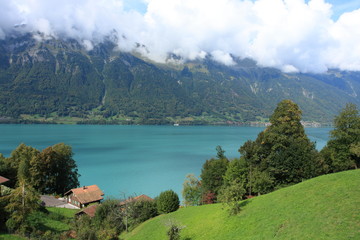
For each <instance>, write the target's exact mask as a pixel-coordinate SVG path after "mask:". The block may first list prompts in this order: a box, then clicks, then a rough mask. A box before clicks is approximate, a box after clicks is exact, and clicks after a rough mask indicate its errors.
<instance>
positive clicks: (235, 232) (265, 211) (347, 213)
mask: <svg viewBox="0 0 360 240" xmlns="http://www.w3.org/2000/svg"><path fill="white" fill-rule="evenodd" d="M242 205H243V207H242V211H241V213H240V214H239V215H237V216H229V215H228V212H227V211H226V210H224V209H223V205H221V204H213V205H205V206H200V207H187V208H182V209H180V210H178V211H176V212H174V213H171V214H167V215H161V216H158V217H156V218H154V219H151V220H149V221H147V222H145V223H143V224H141V225H140V226H138V227H137V228H135V229H134V230H133V231H132V232H130V233H127V234H123V235H121V239H125V240H136V239H139V240H140V239H141V240H144V239H154V240H155V239H156V240H161V239H167V235H166V231H167V229H168V227H167V226H166V225H167V223H168V222H169V221H172V222H176V223H177V224H178V225H179V226H183V227H184V228H183V229H182V230H181V239H187V240H190V239H191V240H198V239H204V240H205V239H206V240H210V239H219V240H225V239H226V240H231V239H287V240H288V239H337V240H339V239H360V170H352V171H346V172H341V173H336V174H330V175H325V176H321V177H317V178H314V179H311V180H308V181H305V182H302V183H300V184H297V185H294V186H291V187H287V188H283V189H280V190H278V191H275V192H273V193H270V194H267V195H263V196H259V197H256V198H253V199H249V200H246V201H243V202H242Z"/></svg>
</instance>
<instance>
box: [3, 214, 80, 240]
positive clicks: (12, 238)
mask: <svg viewBox="0 0 360 240" xmlns="http://www.w3.org/2000/svg"><path fill="white" fill-rule="evenodd" d="M47 210H48V211H49V213H48V214H43V215H42V218H41V225H42V226H41V230H42V231H44V232H45V231H52V232H53V233H56V234H59V235H58V236H60V235H61V234H63V235H65V234H64V233H65V232H66V231H69V230H70V229H71V222H72V221H73V219H74V216H75V213H77V212H78V211H79V210H77V209H67V208H55V207H48V208H47ZM21 239H27V238H24V237H20V236H17V235H12V234H6V233H0V240H21Z"/></svg>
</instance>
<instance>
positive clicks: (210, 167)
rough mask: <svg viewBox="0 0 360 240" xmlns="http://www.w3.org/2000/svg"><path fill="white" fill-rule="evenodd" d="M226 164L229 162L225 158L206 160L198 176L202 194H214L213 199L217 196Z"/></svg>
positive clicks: (222, 181)
mask: <svg viewBox="0 0 360 240" xmlns="http://www.w3.org/2000/svg"><path fill="white" fill-rule="evenodd" d="M228 164H229V160H227V159H226V158H223V159H210V160H206V162H205V163H204V165H203V167H202V169H201V175H200V177H201V186H202V189H203V191H204V193H207V192H210V193H214V194H215V197H216V196H217V195H218V194H219V191H220V188H221V186H222V185H223V183H224V179H223V176H224V174H225V172H226V169H227V166H228Z"/></svg>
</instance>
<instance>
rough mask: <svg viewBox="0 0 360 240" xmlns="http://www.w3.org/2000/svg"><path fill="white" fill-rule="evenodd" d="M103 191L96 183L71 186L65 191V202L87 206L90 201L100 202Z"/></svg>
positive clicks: (80, 206)
mask: <svg viewBox="0 0 360 240" xmlns="http://www.w3.org/2000/svg"><path fill="white" fill-rule="evenodd" d="M103 196H104V193H103V192H102V191H101V190H100V188H99V187H98V186H97V185H91V186H83V187H80V188H73V189H71V190H69V191H67V192H66V193H65V197H66V202H67V203H70V204H72V205H75V206H77V207H79V208H83V207H86V206H88V205H89V204H91V203H100V202H101V200H103V199H104V198H103Z"/></svg>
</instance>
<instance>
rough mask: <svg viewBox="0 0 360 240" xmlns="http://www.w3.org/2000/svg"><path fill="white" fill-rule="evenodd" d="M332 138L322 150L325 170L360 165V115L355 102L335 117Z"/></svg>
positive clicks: (336, 169) (330, 170)
mask: <svg viewBox="0 0 360 240" xmlns="http://www.w3.org/2000/svg"><path fill="white" fill-rule="evenodd" d="M334 127H335V128H334V130H333V131H331V132H330V140H329V141H328V143H327V145H326V146H325V147H324V149H323V150H322V151H321V154H322V160H323V172H324V173H331V172H339V171H344V170H348V169H354V168H359V167H360V154H359V153H360V115H359V110H358V109H357V107H356V105H355V104H347V105H346V107H345V108H344V109H343V110H342V111H341V112H340V114H339V115H338V116H336V117H335V119H334Z"/></svg>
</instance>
